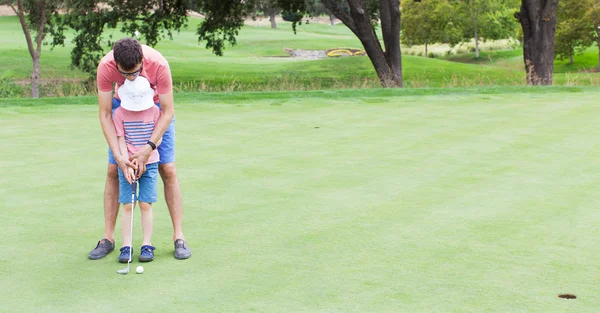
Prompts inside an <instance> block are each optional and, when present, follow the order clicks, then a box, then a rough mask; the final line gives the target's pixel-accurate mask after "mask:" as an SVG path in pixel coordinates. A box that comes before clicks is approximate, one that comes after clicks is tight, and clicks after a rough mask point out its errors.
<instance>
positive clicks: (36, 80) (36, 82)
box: [12, 0, 46, 98]
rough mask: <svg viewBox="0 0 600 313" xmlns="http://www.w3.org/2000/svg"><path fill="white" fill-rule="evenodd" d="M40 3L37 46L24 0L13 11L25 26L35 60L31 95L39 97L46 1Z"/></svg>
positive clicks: (29, 46) (30, 50) (32, 56)
mask: <svg viewBox="0 0 600 313" xmlns="http://www.w3.org/2000/svg"><path fill="white" fill-rule="evenodd" d="M37 5H38V10H39V12H40V16H39V17H38V21H39V29H38V30H37V37H36V39H35V43H36V47H34V46H33V39H32V38H31V33H30V31H29V27H28V26H27V22H26V21H25V7H24V6H23V0H18V1H17V9H15V8H14V7H12V9H13V11H15V13H16V14H17V16H18V17H19V22H20V23H21V28H23V33H25V39H26V40H27V49H28V50H29V54H30V55H31V60H32V61H33V72H32V73H31V97H32V98H39V97H40V55H41V52H42V39H43V37H44V28H45V26H46V1H45V0H41V1H39V3H37Z"/></svg>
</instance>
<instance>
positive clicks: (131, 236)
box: [127, 179, 136, 268]
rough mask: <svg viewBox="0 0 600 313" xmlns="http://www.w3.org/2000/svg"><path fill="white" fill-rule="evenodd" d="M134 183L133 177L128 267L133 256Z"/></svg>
mask: <svg viewBox="0 0 600 313" xmlns="http://www.w3.org/2000/svg"><path fill="white" fill-rule="evenodd" d="M135 185H136V181H135V179H134V180H133V182H132V183H131V228H130V229H129V231H130V233H129V238H130V240H131V246H130V247H129V262H127V268H129V264H130V263H131V259H132V257H133V212H134V211H135V191H136V186H135Z"/></svg>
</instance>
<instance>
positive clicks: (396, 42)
mask: <svg viewBox="0 0 600 313" xmlns="http://www.w3.org/2000/svg"><path fill="white" fill-rule="evenodd" d="M347 1H348V5H349V7H350V14H348V13H347V12H346V11H345V10H344V9H343V8H342V7H341V6H340V5H339V1H338V0H322V3H323V4H324V5H325V6H326V7H327V9H328V10H329V11H330V12H331V13H332V14H334V15H335V16H336V17H337V18H338V19H339V20H340V21H342V23H344V25H346V26H347V27H348V28H349V29H350V30H351V31H352V32H353V33H354V34H355V35H356V37H358V39H359V40H360V42H361V43H362V45H363V47H364V48H365V51H366V52H367V55H368V56H369V59H370V60H371V63H372V64H373V67H374V68H375V72H376V73H377V77H378V78H379V81H380V82H381V85H382V86H383V87H386V88H387V87H402V61H401V51H400V1H398V0H380V1H379V3H380V10H379V12H380V14H381V29H382V33H383V41H384V44H385V46H386V49H387V51H385V52H384V51H383V48H382V47H381V43H380V42H379V39H378V38H377V34H376V33H375V30H374V29H373V26H372V25H371V18H370V16H369V14H368V11H367V8H366V6H365V2H364V0H347Z"/></svg>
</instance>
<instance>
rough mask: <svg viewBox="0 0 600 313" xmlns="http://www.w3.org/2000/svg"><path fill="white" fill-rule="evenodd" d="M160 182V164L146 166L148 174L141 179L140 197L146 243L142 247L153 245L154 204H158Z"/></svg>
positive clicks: (145, 173)
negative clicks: (158, 184)
mask: <svg viewBox="0 0 600 313" xmlns="http://www.w3.org/2000/svg"><path fill="white" fill-rule="evenodd" d="M157 182H158V163H152V164H148V165H146V172H144V174H143V175H142V177H140V179H139V186H140V196H139V204H140V210H141V211H142V230H143V232H144V242H143V244H142V245H150V246H151V245H152V243H151V239H152V228H153V214H152V203H154V202H156V198H157V196H156V188H157Z"/></svg>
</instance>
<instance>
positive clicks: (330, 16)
mask: <svg viewBox="0 0 600 313" xmlns="http://www.w3.org/2000/svg"><path fill="white" fill-rule="evenodd" d="M329 23H330V24H331V26H333V25H335V15H333V14H329Z"/></svg>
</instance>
